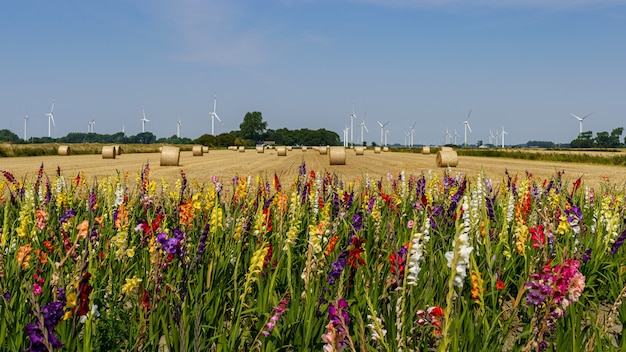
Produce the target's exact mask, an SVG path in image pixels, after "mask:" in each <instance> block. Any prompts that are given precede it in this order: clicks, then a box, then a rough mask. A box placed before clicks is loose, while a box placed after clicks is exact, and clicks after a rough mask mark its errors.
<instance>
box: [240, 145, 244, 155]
mask: <svg viewBox="0 0 626 352" xmlns="http://www.w3.org/2000/svg"><path fill="white" fill-rule="evenodd" d="M245 151H246V147H244V146H243V145H240V146H239V152H240V153H245Z"/></svg>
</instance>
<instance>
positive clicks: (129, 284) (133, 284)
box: [122, 276, 143, 295]
mask: <svg viewBox="0 0 626 352" xmlns="http://www.w3.org/2000/svg"><path fill="white" fill-rule="evenodd" d="M142 281H143V280H142V279H140V278H138V277H137V276H133V277H132V278H130V279H129V278H126V283H125V284H124V285H122V294H125V295H128V294H131V293H133V292H135V291H137V288H138V287H139V284H140V283H141V282H142Z"/></svg>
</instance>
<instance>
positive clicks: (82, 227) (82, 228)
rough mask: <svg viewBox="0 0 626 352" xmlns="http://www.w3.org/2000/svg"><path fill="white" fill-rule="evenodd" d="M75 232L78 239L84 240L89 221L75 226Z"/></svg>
mask: <svg viewBox="0 0 626 352" xmlns="http://www.w3.org/2000/svg"><path fill="white" fill-rule="evenodd" d="M76 230H78V235H77V236H78V237H80V238H86V237H87V232H88V231H89V220H83V222H81V223H80V224H79V225H78V226H76Z"/></svg>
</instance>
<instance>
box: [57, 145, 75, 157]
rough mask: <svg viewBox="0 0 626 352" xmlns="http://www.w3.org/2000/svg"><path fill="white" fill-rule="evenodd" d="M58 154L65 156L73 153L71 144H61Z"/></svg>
mask: <svg viewBox="0 0 626 352" xmlns="http://www.w3.org/2000/svg"><path fill="white" fill-rule="evenodd" d="M58 154H59V155H63V156H65V155H70V154H72V151H71V150H70V146H69V145H60V146H59V149H58Z"/></svg>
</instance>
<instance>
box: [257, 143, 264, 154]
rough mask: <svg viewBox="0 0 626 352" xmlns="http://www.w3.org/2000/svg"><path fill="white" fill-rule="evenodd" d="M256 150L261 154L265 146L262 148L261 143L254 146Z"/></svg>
mask: <svg viewBox="0 0 626 352" xmlns="http://www.w3.org/2000/svg"><path fill="white" fill-rule="evenodd" d="M256 152H257V153H259V154H263V152H265V148H263V146H262V145H259V146H257V147H256Z"/></svg>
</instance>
